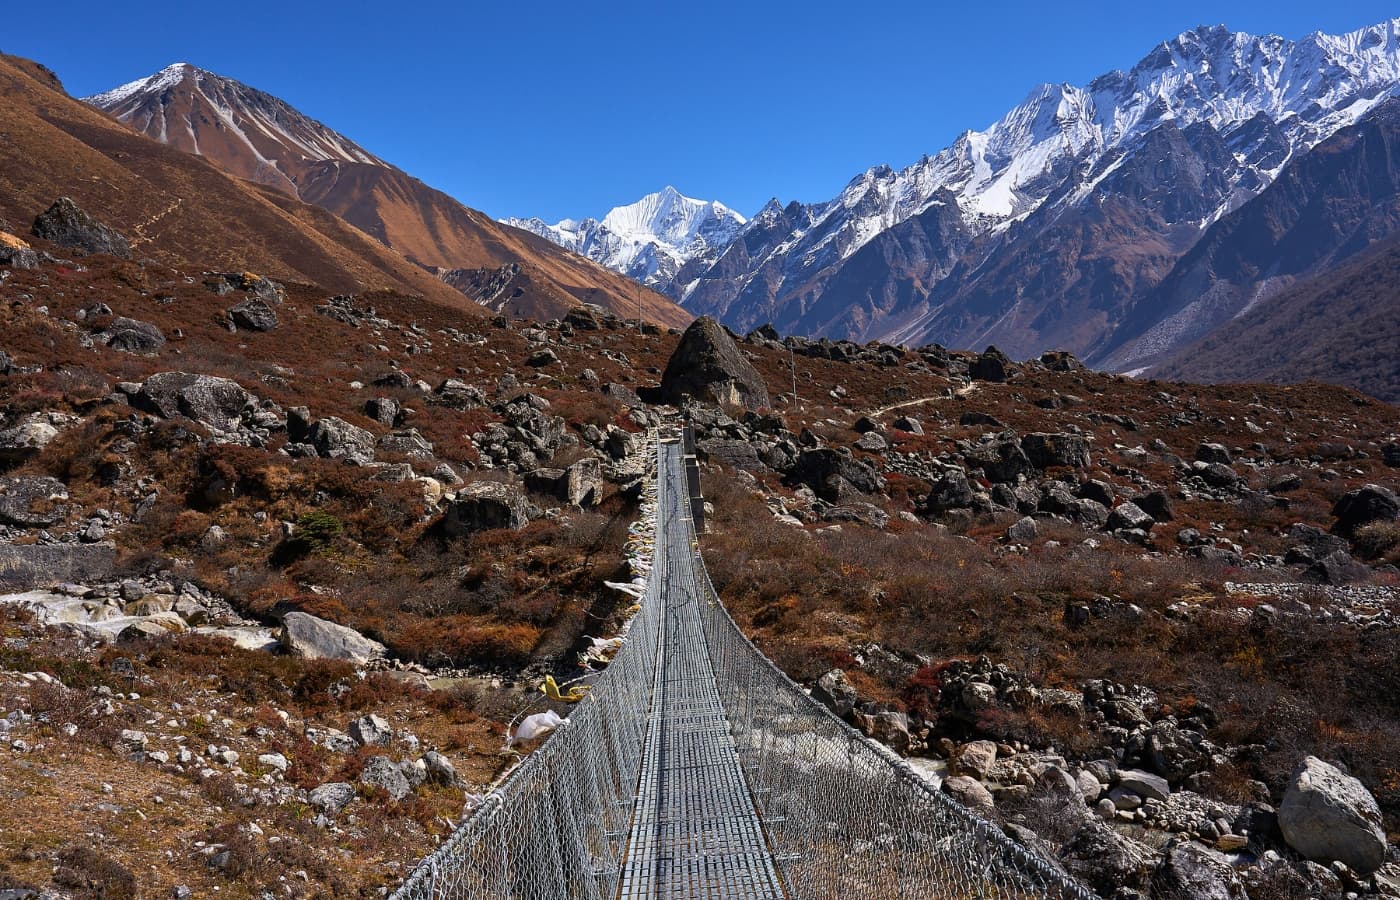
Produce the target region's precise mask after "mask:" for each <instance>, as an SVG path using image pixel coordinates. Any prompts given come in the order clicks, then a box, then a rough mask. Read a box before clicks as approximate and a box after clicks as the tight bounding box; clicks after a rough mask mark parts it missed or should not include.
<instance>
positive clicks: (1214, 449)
mask: <svg viewBox="0 0 1400 900" xmlns="http://www.w3.org/2000/svg"><path fill="white" fill-rule="evenodd" d="M1196 461H1197V462H1203V463H1220V464H1221V465H1224V466H1229V465H1233V464H1234V462H1235V461H1234V459H1233V458H1231V456H1230V451H1229V449H1227V448H1226V447H1225V445H1224V444H1212V443H1203V444H1201V445H1200V446H1199V447H1197V448H1196Z"/></svg>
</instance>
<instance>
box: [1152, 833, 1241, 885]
mask: <svg viewBox="0 0 1400 900" xmlns="http://www.w3.org/2000/svg"><path fill="white" fill-rule="evenodd" d="M1152 896H1153V897H1154V898H1159V900H1246V898H1247V896H1248V895H1247V894H1246V893H1245V889H1244V883H1243V882H1242V881H1240V877H1239V876H1238V875H1236V874H1235V870H1234V869H1232V868H1230V866H1229V865H1227V864H1226V863H1225V862H1224V861H1223V860H1221V859H1220V858H1219V857H1218V856H1216V855H1214V854H1212V853H1211V852H1210V851H1209V850H1207V849H1206V848H1204V847H1202V846H1201V845H1200V844H1197V843H1195V842H1194V841H1179V842H1177V843H1174V844H1169V845H1168V846H1167V848H1166V850H1165V855H1164V857H1163V859H1162V864H1161V865H1160V866H1158V867H1157V871H1156V872H1155V873H1153V875H1152Z"/></svg>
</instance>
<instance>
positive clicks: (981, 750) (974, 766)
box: [958, 741, 997, 779]
mask: <svg viewBox="0 0 1400 900" xmlns="http://www.w3.org/2000/svg"><path fill="white" fill-rule="evenodd" d="M996 761H997V745H996V743H995V742H993V741H971V742H969V743H967V744H964V745H963V748H962V751H961V752H959V753H958V771H959V772H961V773H963V774H966V775H971V776H972V777H974V778H979V779H985V778H986V777H987V776H988V775H990V774H992V766H994V765H995V764H996Z"/></svg>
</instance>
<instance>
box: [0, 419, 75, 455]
mask: <svg viewBox="0 0 1400 900" xmlns="http://www.w3.org/2000/svg"><path fill="white" fill-rule="evenodd" d="M63 421H64V420H63V419H62V418H61V417H59V416H58V415H57V414H53V415H46V414H44V413H34V414H32V415H29V416H25V417H24V418H23V419H21V420H20V422H19V423H18V424H17V425H15V426H14V427H13V428H6V429H5V430H3V431H0V464H10V465H13V464H15V463H22V462H24V461H25V460H27V459H29V458H31V457H33V456H34V455H35V454H37V453H38V452H39V451H40V450H43V449H44V448H45V447H47V446H48V445H49V444H51V443H52V442H53V439H54V438H56V437H58V431H59V429H58V427H57V425H56V424H55V423H56V422H57V423H60V424H61V423H63Z"/></svg>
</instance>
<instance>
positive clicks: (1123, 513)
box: [1105, 500, 1156, 531]
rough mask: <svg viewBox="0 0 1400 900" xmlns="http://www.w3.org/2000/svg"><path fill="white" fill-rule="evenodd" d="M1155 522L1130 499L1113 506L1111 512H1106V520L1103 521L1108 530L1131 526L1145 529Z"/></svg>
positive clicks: (1129, 527)
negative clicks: (1105, 521)
mask: <svg viewBox="0 0 1400 900" xmlns="http://www.w3.org/2000/svg"><path fill="white" fill-rule="evenodd" d="M1155 524H1156V521H1155V520H1154V519H1153V518H1152V517H1151V516H1149V515H1148V514H1147V513H1145V512H1143V511H1142V509H1141V508H1140V507H1139V506H1138V505H1137V504H1136V503H1133V502H1132V501H1131V500H1125V501H1124V502H1122V503H1120V504H1118V505H1117V506H1115V507H1114V508H1113V512H1111V513H1109V514H1108V522H1107V523H1105V525H1106V527H1107V528H1108V529H1109V530H1110V531H1118V530H1119V529H1131V528H1141V529H1142V530H1143V531H1147V530H1149V529H1150V528H1151V527H1152V526H1153V525H1155Z"/></svg>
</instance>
